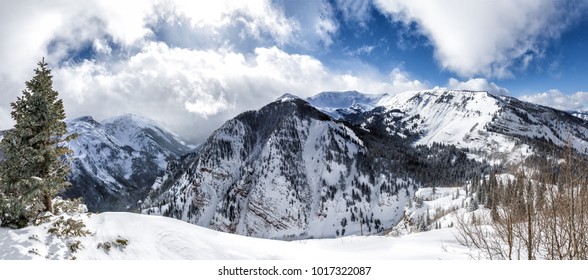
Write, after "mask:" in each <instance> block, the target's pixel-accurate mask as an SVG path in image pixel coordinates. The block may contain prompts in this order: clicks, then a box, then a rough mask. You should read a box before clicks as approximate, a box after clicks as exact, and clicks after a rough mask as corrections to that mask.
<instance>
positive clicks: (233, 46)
mask: <svg viewBox="0 0 588 280" xmlns="http://www.w3.org/2000/svg"><path fill="white" fill-rule="evenodd" d="M245 3H246V4H245ZM304 3H310V4H305V5H307V6H306V7H304V9H302V10H301V11H299V12H298V14H296V13H294V14H292V10H290V11H287V10H285V9H284V6H280V5H274V3H273V2H270V1H269V0H265V1H263V0H259V1H246V2H245V1H215V2H214V3H210V5H209V4H207V5H198V6H194V5H195V4H194V3H193V1H181V0H179V1H173V2H172V1H159V0H153V1H133V2H124V3H118V2H117V3H114V2H113V1H112V2H108V1H97V0H96V1H84V2H80V1H77V2H75V3H74V4H72V3H71V2H69V1H65V0H63V1H62V0H53V1H43V2H38V1H29V0H24V1H14V3H11V4H8V5H6V6H7V7H8V8H6V9H2V10H0V18H2V23H3V24H2V25H0V36H2V38H3V41H2V43H1V44H0V61H2V62H3V63H2V64H0V97H1V98H0V100H1V101H2V102H1V103H0V129H7V128H9V127H10V126H12V121H11V120H10V115H9V112H10V105H9V103H10V101H14V100H15V99H16V97H17V96H18V95H19V94H20V92H21V90H22V89H23V88H24V82H25V81H26V80H29V79H30V78H31V77H32V75H33V71H32V69H33V68H34V67H35V64H36V62H37V61H38V60H39V59H40V57H42V56H45V57H46V60H47V61H48V62H49V63H50V66H51V68H52V69H53V75H54V79H53V80H54V88H55V89H56V90H58V91H59V92H60V96H61V97H62V98H63V100H64V103H65V108H66V113H67V115H68V117H69V118H75V117H79V116H82V115H91V116H93V117H94V118H95V119H97V120H101V119H105V118H109V117H112V116H116V115H121V114H127V113H133V114H137V115H141V116H145V117H148V118H151V119H153V120H155V121H157V122H158V123H160V124H162V125H163V126H164V127H167V128H168V129H171V130H172V131H174V132H175V133H177V134H179V135H182V136H183V137H185V138H188V139H190V140H193V141H203V140H204V139H205V138H206V137H207V136H208V135H210V133H211V132H212V131H213V130H214V129H216V128H218V127H219V126H220V125H221V124H222V123H223V122H224V121H226V120H228V119H229V118H232V117H234V116H236V115H237V114H239V113H241V112H243V111H244V110H249V109H257V108H259V107H261V106H263V105H264V104H266V103H268V102H271V101H272V100H274V98H276V97H277V96H279V95H281V94H283V93H285V92H291V93H294V94H297V95H299V96H301V97H307V96H310V95H314V94H316V93H318V92H321V91H329V90H339V91H344V90H358V91H362V92H366V93H385V92H387V93H396V92H401V91H405V90H419V89H424V88H426V85H425V84H424V83H422V82H420V81H418V80H414V79H412V78H411V77H410V75H408V74H407V73H405V72H403V71H402V70H400V69H393V70H392V71H391V72H390V73H387V74H381V73H380V72H379V71H366V70H365V69H364V68H357V69H356V68H353V67H349V69H353V70H346V69H342V70H334V69H330V68H329V67H327V66H325V65H323V63H322V62H321V61H320V60H318V59H317V58H315V57H313V56H311V55H305V54H299V53H303V52H296V51H291V50H292V49H293V47H309V48H312V46H313V45H316V44H323V45H327V44H329V40H331V39H330V38H331V36H333V34H334V33H335V32H337V23H336V22H335V21H334V20H333V18H332V16H333V15H332V13H333V10H332V8H333V7H332V6H330V4H328V3H327V2H323V1H308V2H304ZM327 4H328V5H327ZM307 27H310V28H307ZM301 38H304V40H302V39H301ZM287 49H289V50H290V51H289V52H288V51H286V50H287ZM294 49H295V48H294ZM366 51H367V50H366ZM72 57H78V58H75V59H72ZM354 66H357V65H354Z"/></svg>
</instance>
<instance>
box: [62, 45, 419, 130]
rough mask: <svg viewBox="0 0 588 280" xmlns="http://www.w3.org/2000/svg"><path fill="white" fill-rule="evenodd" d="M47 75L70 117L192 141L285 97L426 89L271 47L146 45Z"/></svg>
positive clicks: (397, 76)
mask: <svg viewBox="0 0 588 280" xmlns="http://www.w3.org/2000/svg"><path fill="white" fill-rule="evenodd" d="M53 74H54V81H55V88H56V89H58V90H59V91H60V94H61V96H62V98H63V99H64V103H65V107H66V111H67V114H68V116H70V117H77V116H81V115H88V114H89V115H92V116H94V117H95V118H97V119H98V120H100V119H103V118H107V117H110V116H114V115H120V114H125V113H133V114H137V115H142V116H145V117H149V118H152V119H154V120H155V121H157V122H159V123H161V124H162V125H164V126H166V127H168V128H170V129H172V130H173V131H174V132H176V133H178V134H180V135H183V136H184V137H187V138H191V139H197V140H203V139H204V138H205V137H207V136H208V135H209V134H210V133H211V132H212V130H214V129H216V128H218V127H219V126H220V125H221V124H222V123H223V122H224V121H226V120H227V119H229V118H231V117H234V116H235V115H237V114H238V113H241V112H243V111H245V110H250V109H257V108H259V107H260V106H263V105H265V104H266V103H268V102H271V101H273V100H274V99H275V98H276V97H277V96H279V95H281V94H283V93H285V92H291V93H294V94H296V95H299V96H301V97H307V96H310V95H314V94H316V93H318V92H321V91H328V90H340V91H343V90H352V89H354V90H358V91H362V92H367V93H384V92H389V93H396V92H401V91H405V90H417V89H424V88H425V85H424V84H423V83H421V82H419V81H417V80H411V79H410V77H409V76H408V75H407V74H406V73H403V72H402V71H400V70H399V69H394V70H393V71H392V72H391V73H390V75H389V76H379V75H377V74H373V73H371V74H366V73H363V72H362V73H361V74H358V73H352V72H347V73H339V72H336V71H333V70H330V69H328V68H327V67H325V66H324V65H323V64H322V63H321V62H320V61H319V60H317V59H316V58H313V57H312V56H308V55H299V54H288V53H286V52H285V51H283V50H281V49H279V48H277V47H271V48H257V49H255V51H254V53H253V54H243V53H239V52H235V51H232V50H226V49H225V50H222V49H221V50H189V49H182V48H172V47H169V46H167V45H166V44H164V43H150V44H148V45H146V46H145V47H144V48H143V49H142V50H141V51H140V52H139V53H137V54H136V55H134V56H132V57H130V58H129V59H128V60H122V61H118V62H115V63H104V62H97V61H84V62H83V63H80V64H71V65H67V66H65V67H63V68H59V69H55V70H54V72H53Z"/></svg>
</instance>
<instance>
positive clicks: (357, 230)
mask: <svg viewBox="0 0 588 280" xmlns="http://www.w3.org/2000/svg"><path fill="white" fill-rule="evenodd" d="M363 132H364V131H363V130H362V129H361V128H360V127H355V126H352V125H351V126H350V125H349V124H344V123H338V122H335V121H334V120H333V119H332V118H331V117H329V116H328V115H326V114H323V113H321V112H320V111H318V110H317V109H316V108H314V107H312V106H310V104H308V103H307V102H306V101H304V100H301V99H298V98H295V97H292V96H289V97H288V98H279V99H278V101H276V102H273V103H270V104H268V105H267V106H265V107H263V108H261V109H260V110H258V111H250V112H245V113H243V114H241V115H239V116H237V117H236V118H235V119H232V120H230V121H228V122H226V123H225V124H224V125H223V126H222V127H221V128H219V129H218V130H217V131H215V132H214V133H213V135H212V136H211V137H210V138H209V139H208V140H207V141H206V143H204V144H203V145H202V146H201V148H200V150H199V151H197V152H196V153H193V154H190V155H187V156H185V157H183V158H182V159H180V160H179V161H177V162H172V163H170V165H169V166H168V170H167V171H166V173H165V175H164V176H163V177H162V178H161V179H158V181H157V182H156V183H155V184H154V186H153V189H152V191H151V193H150V194H149V196H148V198H147V199H146V200H145V201H144V204H143V205H142V209H143V210H142V212H143V213H148V214H157V215H164V216H170V217H175V218H178V219H182V220H185V221H188V222H191V223H195V224H198V225H202V226H206V227H210V228H212V229H217V230H220V231H226V232H234V233H238V234H243V235H250V236H257V237H265V238H279V239H301V238H311V237H335V236H346V235H349V234H361V233H363V234H374V233H378V232H381V231H383V230H384V229H387V228H391V227H392V226H394V225H395V224H396V223H397V222H398V221H399V220H400V219H401V218H402V215H403V207H404V205H405V204H407V203H408V200H409V198H410V197H412V193H414V191H415V190H416V189H418V187H419V186H420V184H421V182H422V183H423V184H425V183H433V182H434V181H433V179H434V178H433V176H430V175H427V174H425V170H429V169H430V168H433V167H434V166H436V167H435V171H434V172H428V174H449V175H446V176H445V177H446V178H447V179H448V180H451V181H452V182H455V181H459V180H463V179H464V178H467V177H468V176H469V175H468V171H467V170H465V169H464V166H468V167H469V168H472V169H473V170H480V169H484V165H482V164H480V163H476V162H474V161H473V160H470V159H468V158H467V157H466V156H465V154H464V153H463V152H461V151H458V150H456V149H453V148H451V147H442V146H439V147H431V148H429V147H420V148H418V149H409V148H408V146H407V145H408V144H409V142H407V141H404V140H403V138H401V137H398V136H396V135H385V134H382V133H380V134H374V133H370V134H365V133H363ZM357 133H360V134H357ZM422 153H435V155H434V156H430V157H427V158H423V157H422V156H420V154H422ZM447 158H450V159H452V161H451V163H450V164H443V163H442V162H447ZM475 172H479V171H475Z"/></svg>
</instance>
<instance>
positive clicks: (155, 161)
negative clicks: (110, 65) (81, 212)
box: [64, 115, 190, 211]
mask: <svg viewBox="0 0 588 280" xmlns="http://www.w3.org/2000/svg"><path fill="white" fill-rule="evenodd" d="M67 126H68V131H69V132H70V133H76V134H77V135H78V137H77V138H76V139H74V140H72V141H71V142H70V143H69V145H70V148H71V149H72V150H73V155H72V156H71V161H72V163H71V164H72V175H71V176H70V181H71V182H72V185H73V186H72V187H71V188H69V189H67V190H66V191H65V193H64V195H65V196H66V197H79V196H81V197H83V199H84V202H85V204H87V205H88V208H89V209H90V210H91V211H106V210H110V211H113V210H131V209H136V207H137V204H136V203H137V201H138V200H140V199H142V198H143V197H144V196H145V195H146V193H147V191H148V190H149V187H150V186H151V185H152V184H153V182H154V181H155V178H156V177H157V176H160V175H161V174H162V172H163V171H164V170H165V167H166V164H167V161H168V160H171V159H175V158H177V157H179V156H181V155H183V154H185V153H187V152H189V151H190V149H189V147H188V146H186V145H185V144H184V143H183V142H182V141H181V140H179V139H178V138H177V136H175V135H173V134H171V133H170V132H167V131H165V130H162V129H161V128H159V127H158V126H157V125H156V124H154V123H153V122H151V121H149V120H147V119H143V118H140V117H137V116H133V115H125V116H120V117H116V118H112V119H108V120H105V121H103V122H102V123H99V122H97V121H95V120H94V119H92V118H91V117H81V118H78V119H74V120H71V121H68V122H67Z"/></svg>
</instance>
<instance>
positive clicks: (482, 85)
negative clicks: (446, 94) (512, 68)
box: [447, 78, 509, 95]
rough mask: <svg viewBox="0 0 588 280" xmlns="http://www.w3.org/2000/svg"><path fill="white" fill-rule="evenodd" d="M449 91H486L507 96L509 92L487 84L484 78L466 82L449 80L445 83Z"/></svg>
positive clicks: (493, 84) (490, 83)
mask: <svg viewBox="0 0 588 280" xmlns="http://www.w3.org/2000/svg"><path fill="white" fill-rule="evenodd" d="M447 87H448V88H449V89H462V90H475V91H487V92H489V93H492V94H497V95H508V94H509V92H508V90H507V89H505V88H503V87H499V86H498V85H496V84H495V83H492V82H489V81H488V80H486V79H484V78H473V79H469V80H467V81H465V82H464V81H459V80H457V79H455V78H450V79H449V81H448V82H447Z"/></svg>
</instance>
